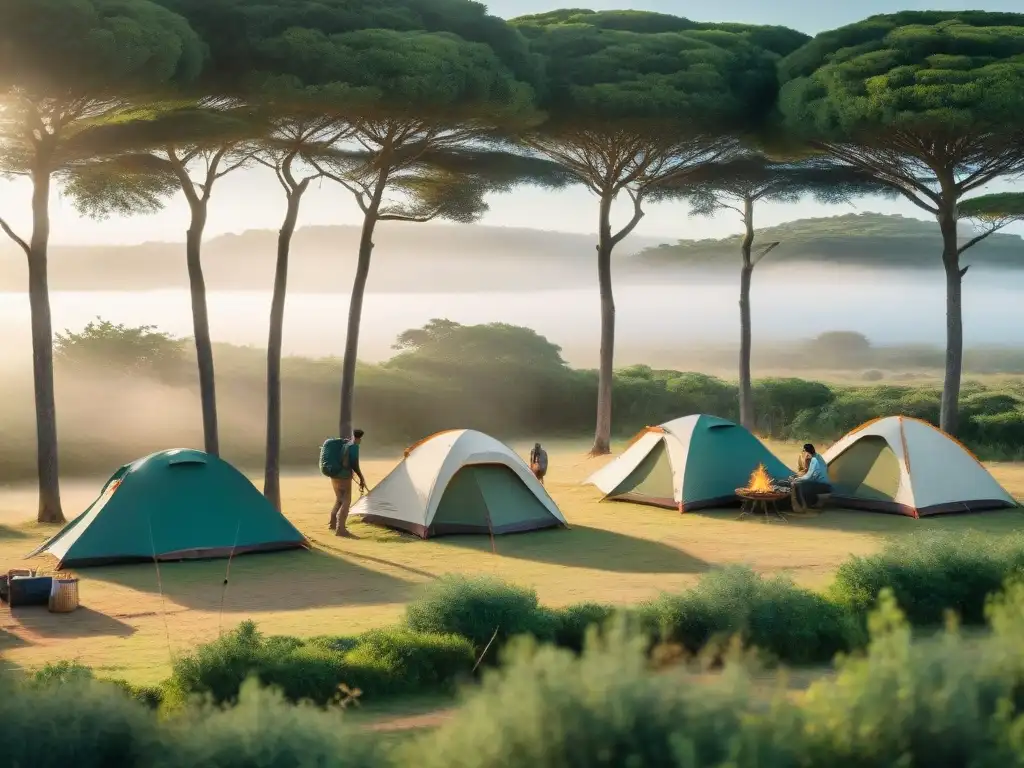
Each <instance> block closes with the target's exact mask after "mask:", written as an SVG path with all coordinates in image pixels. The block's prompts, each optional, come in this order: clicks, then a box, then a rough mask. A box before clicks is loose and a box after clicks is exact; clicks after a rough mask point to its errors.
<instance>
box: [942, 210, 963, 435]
mask: <svg viewBox="0 0 1024 768" xmlns="http://www.w3.org/2000/svg"><path fill="white" fill-rule="evenodd" d="M938 220H939V229H940V230H941V231H942V265H943V267H944V268H945V270H946V370H945V375H944V376H943V381H942V402H941V405H940V409H939V426H940V427H941V428H942V430H943V431H945V432H947V433H948V434H950V435H956V432H957V428H958V426H959V424H958V422H959V407H960V379H961V376H962V374H963V360H964V318H963V301H962V297H963V285H962V283H963V276H964V272H965V271H966V270H962V269H961V268H960V244H959V241H958V238H957V220H956V212H955V209H954V208H953V206H952V205H944V206H943V208H942V209H941V210H940V211H939V214H938Z"/></svg>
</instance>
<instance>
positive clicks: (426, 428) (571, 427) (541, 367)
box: [0, 320, 1024, 481]
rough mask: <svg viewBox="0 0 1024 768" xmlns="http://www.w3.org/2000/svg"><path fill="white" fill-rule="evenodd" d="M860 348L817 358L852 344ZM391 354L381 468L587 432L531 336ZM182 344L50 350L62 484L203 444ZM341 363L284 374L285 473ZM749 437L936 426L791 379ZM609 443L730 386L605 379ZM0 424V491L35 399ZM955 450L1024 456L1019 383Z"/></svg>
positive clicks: (646, 371) (23, 390)
mask: <svg viewBox="0 0 1024 768" xmlns="http://www.w3.org/2000/svg"><path fill="white" fill-rule="evenodd" d="M856 336H857V335H856V334H847V335H846V336H845V337H844V336H843V335H842V334H832V335H831V336H829V337H822V339H819V340H817V341H816V342H815V343H817V344H826V345H828V346H831V347H835V346H837V345H838V346H841V345H842V344H843V343H847V344H849V345H851V346H855V345H856V344H857V343H858V342H857V339H856ZM396 347H397V348H398V351H397V354H396V355H395V357H393V358H392V359H391V360H389V361H387V362H385V363H383V364H380V365H363V366H361V370H360V372H359V378H358V381H359V386H358V389H357V393H356V415H357V422H358V425H359V426H360V427H362V428H363V429H365V430H366V431H367V443H368V444H367V449H368V452H369V453H370V454H371V455H372V454H374V453H377V454H391V453H394V452H396V451H397V450H398V449H400V448H402V447H404V446H406V445H408V444H409V443H412V442H414V441H415V440H418V439H420V438H421V437H423V436H425V435H428V434H431V433H433V432H437V431H439V430H443V429H449V428H453V427H467V428H474V429H480V430H483V431H485V432H489V433H491V434H493V435H495V436H498V437H501V438H503V439H507V440H515V439H521V438H535V437H536V438H548V439H550V438H558V437H564V438H576V437H579V438H582V437H585V436H588V435H590V434H591V433H592V429H593V419H594V411H595V408H596V397H597V374H596V372H595V371H590V370H578V369H572V368H570V367H568V366H567V365H566V364H565V363H564V361H563V360H562V357H561V352H560V350H559V348H558V347H557V346H555V345H554V344H551V343H550V342H548V341H547V340H546V339H545V338H544V337H542V336H540V335H538V334H537V333H535V332H534V331H532V330H530V329H527V328H520V327H517V326H510V325H504V324H490V325H476V326H462V325H459V324H457V323H452V322H449V321H444V320H436V321H432V322H431V323H430V324H428V325H427V326H426V327H424V328H422V329H415V330H410V331H406V332H405V333H403V334H402V335H401V336H400V337H399V340H398V344H397V345H396ZM190 352H191V350H190V349H189V345H188V344H187V342H182V341H178V340H174V339H170V338H169V337H167V336H165V335H163V334H160V333H156V332H152V331H145V332H143V331H141V330H140V329H126V328H123V327H121V326H113V325H110V324H101V325H96V326H93V327H92V330H91V331H90V330H88V329H87V331H86V332H84V333H83V334H71V335H70V336H62V337H60V338H59V339H58V346H57V359H58V367H57V374H58V397H59V399H60V406H61V408H60V411H59V413H60V419H61V420H60V424H59V435H60V445H61V454H60V456H61V470H62V472H63V473H64V474H65V475H79V476H83V475H92V474H97V473H98V474H105V473H108V472H111V471H113V470H114V469H116V468H117V467H118V466H120V465H121V464H122V463H124V462H126V461H130V460H132V459H135V458H138V457H139V456H142V455H145V454H147V453H149V452H151V451H154V450H159V449H164V448H168V447H188V446H201V444H202V432H201V425H200V417H199V405H198V392H197V387H196V384H195V381H194V376H195V374H194V372H193V368H194V367H193V366H192V365H191V359H190ZM265 364H266V358H265V352H264V351H263V350H259V349H250V348H239V347H231V346H220V347H218V349H217V365H218V390H219V392H220V393H222V394H221V397H222V402H223V403H224V405H223V413H222V415H221V420H222V425H223V426H222V432H223V438H222V443H223V453H224V455H225V457H226V458H228V459H230V460H232V461H234V462H236V463H237V464H239V465H240V466H244V467H250V468H254V469H255V468H258V467H260V466H262V462H263V446H264V426H263V425H264V420H263V409H264V398H265V386H266V385H265ZM340 375H341V361H340V360H338V359H320V360H314V359H308V358H297V357H293V358H286V359H285V361H284V375H283V379H284V439H283V457H284V464H285V465H287V466H291V467H293V468H305V469H309V470H311V471H312V470H313V469H314V467H315V458H316V452H317V449H318V446H319V444H320V443H321V442H322V441H323V440H324V439H325V438H326V437H329V436H331V435H333V434H334V433H335V432H336V431H337V414H338V386H339V381H340ZM754 396H755V400H756V404H757V414H758V427H759V430H760V432H761V433H762V434H763V435H766V436H770V437H774V438H779V439H811V440H815V441H821V442H827V441H829V440H832V439H834V438H836V437H839V436H840V435H842V434H843V433H844V432H846V431H848V430H850V429H852V428H854V427H856V426H857V425H859V424H861V423H863V422H864V421H867V420H869V419H871V418H874V417H876V416H883V415H890V414H897V413H899V414H906V415H910V416H916V417H919V418H923V419H926V420H929V421H932V422H935V421H936V420H937V418H938V413H939V396H940V392H939V389H938V387H932V386H911V385H891V384H887V385H881V384H871V385H869V384H865V385H863V386H834V385H828V384H824V383H820V382H815V381H806V380H802V379H798V378H787V379H763V380H759V381H756V382H755V384H754ZM614 398H615V399H614V409H613V414H614V423H615V431H616V433H617V434H618V435H619V436H620V437H627V436H629V435H631V434H633V433H635V432H636V431H637V430H639V429H641V428H642V427H644V426H646V425H649V424H658V423H661V422H663V421H667V420H669V419H672V418H675V417H678V416H681V415H685V414H689V413H712V414H717V415H720V416H723V417H725V418H729V419H736V418H737V415H738V414H737V392H736V385H735V384H733V383H731V382H728V381H725V380H723V379H720V378H716V377H713V376H708V375H705V374H702V373H692V372H679V371H670V370H654V369H652V368H650V367H648V366H643V365H636V366H631V367H629V368H623V369H621V370H619V371H618V372H617V374H616V380H615V389H614ZM4 400H5V403H6V404H7V407H6V408H5V409H4V411H3V414H2V416H0V432H2V434H3V435H4V440H3V441H2V442H0V467H2V468H3V469H2V476H0V480H6V481H15V480H23V479H29V478H31V477H32V476H33V474H34V472H35V464H34V452H33V451H32V450H31V447H32V445H33V441H34V437H35V435H34V428H33V420H32V409H31V403H32V390H31V384H30V382H29V381H28V378H27V376H26V377H24V378H23V379H22V381H20V382H19V383H16V384H15V383H10V384H8V391H6V392H5V393H4ZM963 415H964V423H963V429H962V438H963V439H964V440H965V441H966V442H967V444H968V445H969V446H971V447H972V448H973V449H975V450H976V451H977V452H978V453H979V454H980V455H981V456H983V457H985V458H997V459H998V458H1003V459H1009V458H1020V457H1024V381H1022V382H1019V383H1011V384H1007V385H1005V386H1002V387H1000V388H995V387H991V386H984V385H982V384H978V383H973V382H968V383H967V385H966V386H965V389H964V398H963Z"/></svg>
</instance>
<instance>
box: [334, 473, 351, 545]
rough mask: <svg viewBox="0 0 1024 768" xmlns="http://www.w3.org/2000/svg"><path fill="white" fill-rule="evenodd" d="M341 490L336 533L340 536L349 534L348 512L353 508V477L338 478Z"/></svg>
mask: <svg viewBox="0 0 1024 768" xmlns="http://www.w3.org/2000/svg"><path fill="white" fill-rule="evenodd" d="M338 483H339V486H340V488H341V491H340V492H339V493H338V527H337V528H336V529H335V533H337V535H338V536H348V535H349V533H348V528H346V527H345V524H346V523H347V522H348V512H349V510H350V509H351V508H352V478H351V477H349V478H345V479H341V480H338Z"/></svg>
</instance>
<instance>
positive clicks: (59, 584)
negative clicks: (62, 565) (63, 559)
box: [50, 574, 78, 613]
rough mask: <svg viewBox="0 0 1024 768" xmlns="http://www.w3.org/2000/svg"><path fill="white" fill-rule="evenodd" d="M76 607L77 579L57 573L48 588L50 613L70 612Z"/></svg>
mask: <svg viewBox="0 0 1024 768" xmlns="http://www.w3.org/2000/svg"><path fill="white" fill-rule="evenodd" d="M76 608H78V579H77V578H76V577H74V576H68V575H64V574H58V575H56V576H54V577H53V587H52V588H51V589H50V613H71V612H72V611H74V610H75V609H76Z"/></svg>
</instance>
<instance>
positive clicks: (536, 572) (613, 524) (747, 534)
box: [0, 443, 1024, 683]
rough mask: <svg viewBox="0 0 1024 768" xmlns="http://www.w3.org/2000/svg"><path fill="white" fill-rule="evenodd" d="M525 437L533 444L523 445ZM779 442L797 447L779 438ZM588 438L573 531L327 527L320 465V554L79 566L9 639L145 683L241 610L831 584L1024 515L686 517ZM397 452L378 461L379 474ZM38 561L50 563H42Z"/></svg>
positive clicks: (1001, 469) (557, 460)
mask: <svg viewBox="0 0 1024 768" xmlns="http://www.w3.org/2000/svg"><path fill="white" fill-rule="evenodd" d="M516 447H517V448H518V449H522V450H524V451H525V450H526V449H527V446H516ZM772 447H773V449H775V450H776V451H777V452H778V453H779V455H780V456H783V457H787V458H788V457H789V456H791V455H792V454H793V453H794V452H795V451H794V447H793V446H790V445H773V446H772ZM584 448H585V446H583V445H582V444H578V443H577V444H567V443H566V444H559V445H557V446H556V445H551V446H549V449H550V450H551V471H550V474H549V478H548V489H549V491H550V492H551V494H552V496H553V497H554V499H555V500H556V501H557V502H558V504H559V505H560V506H561V508H562V510H563V511H564V513H565V516H566V517H567V519H568V520H569V522H570V524H571V526H572V529H571V530H567V531H544V532H538V533H532V534H523V535H516V536H507V537H498V538H497V539H496V540H495V547H496V552H492V550H491V542H490V540H489V539H488V538H487V537H454V538H444V539H438V540H433V541H421V540H419V539H415V538H412V537H408V536H405V535H400V534H397V533H394V532H391V531H387V530H383V529H379V528H375V527H371V526H366V525H362V524H358V523H357V524H355V525H354V526H353V531H354V532H355V533H356V535H357V536H358V538H357V539H353V540H347V539H338V538H337V537H335V536H334V535H333V534H332V533H331V532H330V531H328V529H327V517H328V512H329V509H330V505H331V502H332V497H331V491H330V486H329V484H328V483H327V482H326V481H325V480H324V479H323V478H321V477H320V476H318V475H316V476H312V475H311V476H291V477H287V478H286V479H285V480H284V482H283V496H284V505H285V510H286V513H287V515H288V516H289V517H290V518H291V519H292V520H293V521H294V522H295V524H296V525H297V526H298V527H299V528H300V529H301V530H302V531H303V532H304V533H305V534H306V535H307V536H308V537H309V538H310V540H311V541H312V542H313V543H314V545H315V546H314V549H313V551H312V552H290V553H280V554H267V555H252V556H246V557H239V558H236V559H234V560H233V561H232V562H231V564H230V574H229V583H228V585H227V587H226V588H225V587H224V584H223V582H224V579H225V576H226V575H228V574H227V570H226V569H227V565H228V564H227V561H224V560H220V561H209V562H198V563H173V564H172V563H168V564H163V565H161V566H160V568H159V569H157V568H156V567H155V566H153V565H132V566H120V567H106V568H92V569H87V570H84V571H83V572H82V573H81V574H80V576H81V577H82V581H81V584H80V590H81V601H82V607H81V608H80V609H79V610H78V611H77V612H75V613H72V614H68V615H57V614H50V613H48V612H47V611H46V610H45V609H21V610H16V611H14V612H13V614H12V613H11V612H10V611H9V610H8V609H7V608H6V606H4V607H3V609H2V612H0V653H2V655H3V658H4V660H5V661H6V662H7V663H9V664H14V665H18V666H23V667H33V666H38V665H41V664H43V663H45V662H47V661H56V660H59V659H74V660H78V661H80V662H81V663H83V664H87V665H89V666H92V667H94V668H96V669H97V671H98V672H99V673H100V674H105V675H109V676H117V677H124V678H127V679H129V680H131V681H133V682H138V683H155V682H157V681H159V680H161V679H163V678H164V677H166V676H167V674H168V672H169V665H170V663H171V660H172V659H173V658H174V656H175V654H177V653H179V652H182V651H184V650H186V649H189V648H190V647H192V646H194V645H195V644H197V643H200V642H203V641H207V640H210V639H212V638H215V637H216V636H217V635H218V633H220V632H221V631H224V630H228V629H230V628H233V627H234V626H235V625H236V624H237V623H238V622H239V621H242V620H243V619H253V620H255V621H256V622H258V624H259V625H260V627H261V628H262V629H263V630H264V631H266V632H267V633H271V634H277V633H280V634H291V635H299V636H311V635H319V634H349V633H353V632H358V631H360V630H364V629H369V628H372V627H375V626H380V625H384V624H387V623H390V622H393V621H394V620H395V619H396V618H398V617H399V615H400V614H401V612H402V609H403V605H404V604H405V602H406V601H407V600H408V599H409V597H410V595H411V594H412V593H413V591H414V590H415V589H416V587H417V585H419V584H422V583H424V582H426V581H428V580H430V579H433V578H435V577H437V576H438V575H441V574H444V573H449V572H460V573H473V574H489V575H493V576H497V577H499V578H502V579H505V580H508V581H512V582H517V583H520V584H524V585H529V586H532V587H535V588H536V589H537V591H538V594H539V596H540V599H541V601H542V602H544V603H546V604H549V605H555V606H557V605H564V604H568V603H573V602H580V601H596V602H603V603H623V604H625V603H635V602H638V601H641V600H644V599H646V598H649V597H652V596H654V595H656V594H657V593H658V592H659V591H662V590H668V591H671V590H680V589H683V588H685V587H686V586H688V585H690V584H692V583H693V582H694V581H695V580H696V579H697V578H698V577H699V576H700V574H701V573H702V572H704V571H706V570H707V569H709V568H713V567H716V566H721V565H726V564H732V563H738V564H747V565H750V566H751V567H753V568H755V569H756V570H758V571H760V572H762V573H767V574H771V573H788V574H790V575H791V576H792V577H793V578H794V580H795V581H797V582H798V583H800V584H803V585H806V586H810V587H817V586H824V585H825V584H827V583H828V581H829V580H830V578H831V575H832V573H833V572H834V570H835V568H836V567H837V566H838V565H839V563H840V562H842V561H843V560H844V559H846V558H847V557H849V556H850V555H853V554H857V555H863V554H868V553H871V552H873V551H875V550H877V549H878V548H879V546H880V545H881V543H882V541H883V540H884V539H885V538H886V537H887V536H898V535H900V534H903V533H906V532H910V531H916V530H925V529H929V530H935V529H944V530H951V529H952V530H966V529H974V530H982V531H987V532H991V533H993V534H999V533H1002V532H1006V531H1008V530H1011V529H1019V528H1020V527H1022V526H1024V517H1022V516H1021V514H1020V513H1019V512H1017V511H1012V512H994V513H985V514H978V515H966V516H948V517H942V518H933V519H926V520H922V521H917V520H912V519H909V518H902V517H897V516H891V515H874V514H865V513H856V512H846V511H828V512H826V513H825V514H823V515H822V516H820V517H817V518H812V519H800V520H797V519H794V520H792V521H791V522H790V524H788V525H785V524H775V525H764V524H762V523H760V522H756V521H755V522H750V521H743V522H737V521H736V520H735V518H736V512H735V511H733V510H730V511H724V510H723V511H716V512H710V513H706V514H705V513H698V514H691V515H685V516H684V515H679V514H678V513H676V512H673V511H669V510H660V509H655V508H651V507H644V506H638V505H633V504H624V503H604V504H602V503H600V495H599V493H598V491H597V490H596V489H594V488H593V487H591V486H583V485H581V484H580V481H581V480H583V479H584V478H585V477H586V476H587V475H588V474H589V473H590V472H592V471H594V470H595V469H597V468H598V467H599V466H601V464H602V463H603V462H604V461H606V460H605V459H587V458H585V457H584V455H583V453H584ZM395 461H397V459H395V460H391V461H373V462H366V464H367V466H366V468H365V471H366V475H367V479H368V480H369V481H370V483H371V484H372V483H374V482H376V481H377V480H379V479H380V478H382V477H383V476H384V475H385V474H386V473H387V472H388V471H389V470H390V469H391V467H392V466H393V465H394V463H395ZM991 468H992V470H993V472H994V474H995V475H996V477H997V478H998V479H999V480H1000V481H1001V482H1002V483H1003V484H1004V485H1005V487H1006V488H1007V490H1009V491H1010V492H1011V493H1013V494H1014V495H1016V496H1017V497H1018V498H1024V465H1015V464H1003V465H991ZM99 485H100V481H97V482H95V483H79V484H74V485H69V486H67V487H66V488H65V491H64V498H65V509H66V510H68V513H69V515H70V514H72V513H73V512H74V511H76V510H79V509H82V508H84V507H85V506H86V505H87V504H88V503H89V502H90V501H91V500H92V498H93V497H94V496H95V494H96V493H97V492H98V488H99ZM34 508H35V494H34V492H33V490H32V489H9V490H7V491H6V492H2V493H0V569H3V570H6V569H8V568H11V567H19V566H23V564H24V562H25V561H24V560H23V559H22V558H23V556H24V554H25V553H27V552H28V551H30V550H31V549H32V548H33V547H34V546H35V545H36V544H37V543H38V542H40V541H41V540H42V539H43V538H45V537H46V536H48V535H49V534H50V533H52V529H49V528H47V529H44V528H42V527H39V526H37V525H36V524H35V523H34V522H33V521H32V518H33V516H34ZM36 565H37V567H46V566H47V565H48V563H46V562H38V563H36Z"/></svg>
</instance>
